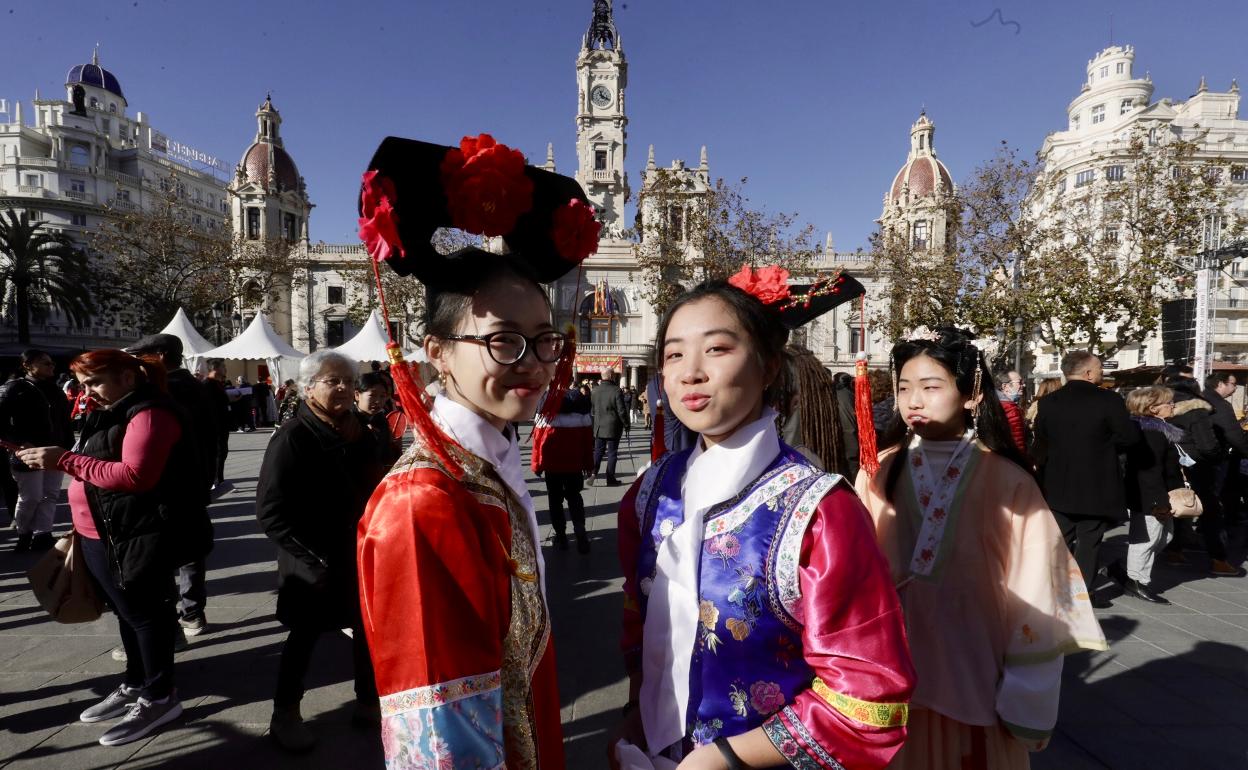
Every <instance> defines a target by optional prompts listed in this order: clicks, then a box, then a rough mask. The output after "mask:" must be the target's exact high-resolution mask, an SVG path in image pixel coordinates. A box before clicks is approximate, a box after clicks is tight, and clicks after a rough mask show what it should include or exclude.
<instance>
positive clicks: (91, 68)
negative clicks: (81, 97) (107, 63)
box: [65, 64, 126, 99]
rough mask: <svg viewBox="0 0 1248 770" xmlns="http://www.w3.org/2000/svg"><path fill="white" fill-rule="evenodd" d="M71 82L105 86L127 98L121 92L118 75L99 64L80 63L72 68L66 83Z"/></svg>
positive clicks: (110, 91) (108, 89)
mask: <svg viewBox="0 0 1248 770" xmlns="http://www.w3.org/2000/svg"><path fill="white" fill-rule="evenodd" d="M71 83H82V84H83V85H85V86H95V87H96V88H103V89H104V90H105V91H108V92H109V93H113V94H117V95H118V96H120V97H121V98H122V99H125V98H126V96H125V94H123V93H122V92H121V83H119V82H117V77H116V76H115V75H113V73H111V72H109V71H108V70H106V69H104V68H103V67H101V66H100V65H98V64H79V65H77V66H75V67H73V68H72V69H70V71H69V74H68V75H66V76H65V84H66V85H69V84H71Z"/></svg>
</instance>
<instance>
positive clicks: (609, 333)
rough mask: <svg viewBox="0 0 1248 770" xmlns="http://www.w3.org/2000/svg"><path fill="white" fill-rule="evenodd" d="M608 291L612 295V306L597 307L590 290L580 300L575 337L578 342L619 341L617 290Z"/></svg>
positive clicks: (606, 342) (600, 343)
mask: <svg viewBox="0 0 1248 770" xmlns="http://www.w3.org/2000/svg"><path fill="white" fill-rule="evenodd" d="M608 291H609V294H610V295H611V297H612V304H613V305H614V307H612V308H602V307H598V304H599V303H597V302H595V296H594V295H595V292H593V291H590V292H589V293H588V294H586V295H585V298H584V299H582V300H581V306H580V309H579V310H578V312H577V321H578V323H577V331H576V333H577V339H578V341H579V342H585V343H591V344H599V345H603V344H611V343H615V342H619V341H620V317H619V313H620V306H619V303H618V299H617V292H615V291H610V290H608Z"/></svg>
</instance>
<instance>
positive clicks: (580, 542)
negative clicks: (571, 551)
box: [576, 532, 589, 553]
mask: <svg viewBox="0 0 1248 770" xmlns="http://www.w3.org/2000/svg"><path fill="white" fill-rule="evenodd" d="M576 552H577V553H589V535H587V534H585V533H584V532H577V533H576Z"/></svg>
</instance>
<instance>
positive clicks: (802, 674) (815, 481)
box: [636, 443, 841, 748]
mask: <svg viewBox="0 0 1248 770" xmlns="http://www.w3.org/2000/svg"><path fill="white" fill-rule="evenodd" d="M690 453H691V450H685V451H683V452H674V453H671V454H668V455H666V456H665V457H663V458H662V459H660V460H659V463H658V464H657V465H656V466H655V467H654V468H652V469H651V470H650V472H649V473H647V474H646V477H645V479H644V480H643V481H642V485H641V487H640V488H639V489H638V493H637V503H636V509H637V512H638V517H639V520H640V526H641V532H642V538H641V551H640V554H639V556H638V564H637V576H638V579H639V581H638V585H639V587H640V593H641V596H640V604H641V613H642V617H643V618H644V617H645V613H646V607H647V604H648V597H649V593H650V587H651V585H652V584H653V581H654V576H655V564H656V562H657V559H658V546H659V544H660V543H662V542H663V539H664V538H666V537H667V536H668V535H670V534H671V533H672V532H674V531H675V530H676V528H677V527H679V526H680V525H681V523H682V522H683V521H684V517H685V511H684V504H683V502H682V500H681V482H682V480H683V479H684V475H685V467H686V464H687V462H688V459H689V455H690ZM840 479H841V477H840V476H837V475H834V474H826V473H823V472H822V471H820V470H819V469H818V468H815V467H814V466H812V465H811V464H810V463H809V462H808V461H807V460H806V458H804V457H802V455H801V454H799V453H798V452H797V451H795V450H793V449H792V448H790V447H789V446H787V445H785V444H783V443H782V444H781V445H780V454H779V456H778V457H777V458H776V459H775V461H774V462H772V464H771V465H770V466H769V467H768V468H767V470H765V471H764V472H763V474H762V475H761V476H760V477H759V478H758V479H757V480H756V481H754V482H753V483H751V484H750V485H749V486H747V487H746V488H745V489H744V490H743V491H742V492H741V493H740V494H738V495H737V496H736V497H735V498H733V499H731V500H728V501H726V502H724V503H721V504H720V505H717V506H715V507H714V508H712V509H711V510H710V511H708V512H707V513H706V515H705V516H704V520H705V529H704V532H703V541H702V556H701V563H700V565H699V570H700V571H699V579H698V598H699V613H698V615H699V621H700V622H699V624H698V636H697V642H696V644H695V645H694V649H693V650H691V651H690V653H691V654H692V656H693V661H692V665H691V666H690V680H691V681H690V686H689V699H690V702H689V704H688V708H687V710H686V714H687V724H686V725H685V739H686V748H690V745H689V744H690V742H692V744H693V745H703V744H706V743H710V742H711V741H713V740H714V739H715V738H716V737H717V736H719V735H721V734H722V735H725V736H733V735H739V734H741V733H744V732H747V731H749V730H752V729H753V728H755V727H758V726H759V725H761V724H762V723H763V722H764V721H765V720H766V719H767V718H768V717H769V716H771V715H772V714H774V713H775V712H776V711H779V710H780V709H781V708H782V707H783V706H784V705H786V704H788V703H792V702H793V699H794V698H795V696H796V695H797V694H798V693H799V692H801V691H803V690H805V689H807V688H809V687H810V685H811V681H812V680H813V679H814V673H813V672H812V671H811V669H810V667H809V666H807V665H806V661H805V659H804V658H803V656H802V635H801V631H802V625H803V621H802V612H801V607H800V602H799V600H800V598H801V591H800V587H799V585H798V574H797V572H798V560H799V558H800V556H801V547H802V538H803V536H804V535H805V533H806V528H807V526H808V525H809V523H810V520H811V517H812V516H813V515H814V512H815V508H816V506H818V504H819V501H820V500H822V499H823V498H824V496H826V495H827V493H828V492H829V491H830V490H831V489H832V487H833V486H834V485H835V484H836V483H837V482H838V481H839V480H840Z"/></svg>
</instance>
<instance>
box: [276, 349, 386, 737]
mask: <svg viewBox="0 0 1248 770" xmlns="http://www.w3.org/2000/svg"><path fill="white" fill-rule="evenodd" d="M299 384H300V386H301V388H302V390H303V393H304V401H303V403H302V404H300V406H299V411H298V413H297V414H296V416H295V418H294V419H293V420H290V421H289V422H287V423H285V424H284V425H282V427H281V428H280V429H279V430H278V431H277V432H276V433H274V434H273V438H272V440H271V441H270V442H269V445H268V447H267V449H266V450H265V453H264V463H263V465H262V466H261V468H260V480H259V483H258V485H257V488H256V518H257V519H258V520H259V522H260V525H261V527H262V528H263V529H264V533H265V534H266V535H268V537H269V539H270V540H272V541H273V542H274V543H275V544H276V545H277V549H278V550H277V575H278V590H277V619H278V620H279V621H281V623H282V624H283V625H284V626H286V627H287V628H289V629H290V633H289V634H288V635H287V637H286V642H285V643H284V644H283V645H282V653H281V661H280V663H279V664H278V670H277V687H276V691H275V694H274V697H273V716H272V719H271V720H270V722H269V730H270V734H271V735H272V736H273V739H274V740H275V741H276V742H277V743H278V745H280V746H281V747H282V748H284V749H286V750H288V751H292V752H302V751H306V750H308V749H311V748H312V746H313V744H314V743H315V740H316V739H315V736H314V735H313V734H312V732H311V731H310V730H309V729H308V728H307V727H306V726H304V724H303V716H302V714H301V712H300V709H299V704H300V702H301V701H302V700H303V693H304V679H305V678H306V676H307V672H308V666H309V664H310V662H311V660H312V651H313V649H314V647H315V646H316V642H317V640H318V639H319V638H320V636H321V634H323V633H325V632H331V631H337V630H338V629H341V628H351V629H353V630H354V634H353V636H352V646H353V648H354V660H355V695H356V706H355V714H354V716H353V717H352V720H353V721H354V722H355V723H356V724H359V725H361V726H366V725H370V724H376V723H377V721H378V720H379V719H380V717H379V715H378V703H379V702H378V700H377V689H376V684H375V683H374V680H373V669H372V664H371V662H370V660H369V656H368V647H367V644H366V641H365V639H364V632H363V627H362V625H361V624H362V620H361V618H360V604H359V598H358V586H359V582H358V579H357V577H356V556H355V528H356V524H357V523H358V522H359V520H360V517H361V516H362V515H363V514H364V506H365V504H366V503H367V502H368V498H369V495H371V494H372V492H373V490H374V489H375V488H376V486H377V483H378V482H379V481H380V480H381V476H382V465H381V461H380V458H379V457H378V449H377V442H376V440H375V439H374V438H373V434H372V432H371V431H369V429H368V427H367V425H366V424H365V422H364V420H363V419H362V418H361V416H360V414H359V413H358V412H357V411H356V409H355V364H354V362H352V361H350V360H349V359H347V358H346V357H345V356H343V355H341V354H339V353H335V352H334V351H332V350H320V351H317V352H315V353H313V354H312V355H310V356H308V357H306V358H304V359H302V360H301V361H300V362H299ZM396 632H397V629H396Z"/></svg>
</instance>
